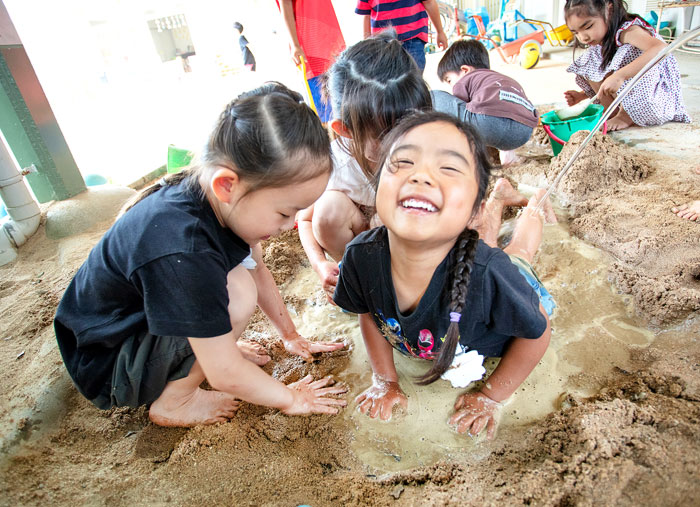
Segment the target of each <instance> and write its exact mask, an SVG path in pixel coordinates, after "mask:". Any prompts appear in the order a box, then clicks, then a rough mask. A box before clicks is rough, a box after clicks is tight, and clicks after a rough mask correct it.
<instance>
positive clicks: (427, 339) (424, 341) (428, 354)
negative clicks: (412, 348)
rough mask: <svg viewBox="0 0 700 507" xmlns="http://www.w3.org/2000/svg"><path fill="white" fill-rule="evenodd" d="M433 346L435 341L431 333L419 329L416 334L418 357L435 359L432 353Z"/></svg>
mask: <svg viewBox="0 0 700 507" xmlns="http://www.w3.org/2000/svg"><path fill="white" fill-rule="evenodd" d="M434 346H435V339H434V338H433V333H431V332H430V330H429V329H421V330H420V331H419V332H418V348H419V349H420V354H418V357H422V358H423V359H433V358H434V357H435V354H434V353H433V347H434Z"/></svg>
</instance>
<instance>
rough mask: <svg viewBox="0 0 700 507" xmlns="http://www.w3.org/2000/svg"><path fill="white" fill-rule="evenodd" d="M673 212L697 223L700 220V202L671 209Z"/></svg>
mask: <svg viewBox="0 0 700 507" xmlns="http://www.w3.org/2000/svg"><path fill="white" fill-rule="evenodd" d="M671 212H672V213H675V214H676V215H678V216H679V217H681V218H685V219H686V220H690V221H691V222H697V221H699V220H700V201H693V202H690V203H687V204H681V205H680V206H677V207H673V208H671Z"/></svg>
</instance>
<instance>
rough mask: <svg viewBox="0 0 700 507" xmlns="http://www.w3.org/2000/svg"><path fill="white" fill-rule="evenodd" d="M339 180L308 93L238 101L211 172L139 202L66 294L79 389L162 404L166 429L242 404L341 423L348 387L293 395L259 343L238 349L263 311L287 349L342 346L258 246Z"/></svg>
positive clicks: (320, 386)
mask: <svg viewBox="0 0 700 507" xmlns="http://www.w3.org/2000/svg"><path fill="white" fill-rule="evenodd" d="M330 172H331V154H330V148H329V143H328V134H327V133H326V131H325V130H324V129H323V126H322V125H321V122H320V121H319V119H318V117H317V116H316V115H315V114H314V113H313V111H312V110H311V109H310V108H309V107H308V106H306V105H305V104H304V103H303V101H302V97H301V96H300V95H299V94H298V93H296V92H292V91H290V90H288V89H287V88H286V87H284V86H283V85H280V84H278V83H269V84H267V85H264V86H263V87H261V88H259V89H257V90H254V91H253V92H248V93H247V94H244V95H242V96H241V97H239V98H238V99H236V100H234V101H233V102H231V103H230V104H229V105H228V106H227V107H226V109H225V111H224V112H223V113H222V114H221V117H220V119H219V121H218V124H217V125H216V127H215V130H214V132H213V133H212V134H211V136H210V137H209V141H208V143H207V146H206V148H205V150H204V152H203V154H202V157H201V164H198V165H195V166H191V167H190V168H189V169H186V170H184V171H183V172H181V173H178V174H175V175H171V176H169V177H167V178H166V179H165V181H163V182H159V183H158V184H156V185H154V186H152V187H149V188H148V189H146V190H145V191H144V192H143V193H142V194H140V195H139V196H137V201H136V202H135V203H134V204H132V205H131V206H130V207H128V208H127V209H126V211H125V212H124V213H123V215H121V216H120V217H119V218H118V219H117V221H116V222H115V223H114V225H113V226H112V227H111V228H110V229H109V230H108V231H107V232H106V233H105V235H104V237H103V238H102V239H101V240H100V242H99V243H98V244H97V245H96V246H95V247H94V248H93V249H92V251H91V252H90V254H89V256H88V258H87V260H86V261H85V263H84V264H83V265H82V266H81V268H80V269H79V270H78V272H77V273H76V275H75V277H74V278H73V280H72V281H71V283H70V285H69V286H68V288H67V289H66V292H65V294H64V295H63V298H62V300H61V303H60V304H59V306H58V310H57V312H56V317H55V320H54V328H55V331H56V338H57V341H58V346H59V349H60V351H61V355H62V357H63V361H64V362H65V364H66V368H67V369H68V372H69V373H70V375H71V377H72V379H73V381H74V383H75V385H76V386H77V388H78V390H79V391H80V393H81V394H83V395H84V396H85V397H86V398H87V399H89V400H90V401H91V402H92V403H93V404H94V405H96V406H97V407H98V408H100V409H108V408H111V407H115V406H131V407H137V406H140V405H144V404H145V405H150V410H149V417H150V419H151V420H152V421H153V422H154V423H156V424H160V425H164V426H193V425H196V424H210V423H214V422H220V421H225V420H226V419H228V418H230V417H232V416H233V414H234V412H235V410H236V409H237V407H238V403H239V402H238V400H239V399H240V400H245V401H248V402H250V403H255V404H259V405H265V406H269V407H275V408H279V409H280V410H281V411H282V412H284V413H285V414H290V415H292V414H309V413H325V414H335V413H337V411H338V407H340V406H343V405H344V404H345V401H344V400H342V399H337V398H334V397H332V396H330V395H333V394H340V393H342V392H344V391H345V389H344V388H341V387H336V386H329V384H330V383H331V379H330V378H326V379H322V380H317V381H312V379H311V377H310V376H309V377H306V378H304V379H302V380H300V381H298V382H295V383H293V384H290V385H288V386H285V385H284V384H282V383H280V382H278V381H277V380H275V379H274V378H272V377H270V376H269V375H267V374H266V373H265V372H264V371H263V370H261V369H260V367H259V365H262V364H265V363H266V362H267V361H269V360H270V357H269V356H268V355H267V353H266V352H265V350H264V349H263V348H262V347H261V346H260V345H257V344H254V342H244V341H237V340H238V338H239V337H240V336H241V333H243V331H244V329H245V328H246V326H247V324H248V320H249V319H250V317H251V315H252V314H253V311H254V310H255V306H256V303H257V305H259V306H260V308H261V309H262V310H263V311H264V312H265V314H266V315H267V316H268V317H269V318H270V320H271V321H272V323H273V324H274V325H275V327H276V328H277V330H278V331H279V333H280V335H281V336H282V341H283V343H284V346H285V348H286V349H287V351H289V352H291V353H294V354H298V355H300V356H301V357H304V358H306V359H310V358H311V355H312V354H314V353H317V352H325V351H332V350H337V349H339V348H342V346H343V345H342V344H340V343H318V342H309V341H308V340H306V339H304V338H302V337H301V336H300V335H299V334H298V333H297V331H296V329H295V326H294V323H293V322H292V320H291V318H290V317H289V314H288V313H287V310H286V307H285V305H284V302H283V301H282V297H281V295H280V293H279V291H278V290H277V287H276V286H275V282H274V280H273V278H272V274H271V273H270V271H269V270H268V269H267V268H266V267H265V265H264V264H263V262H262V253H261V248H260V245H259V243H260V242H261V241H264V240H266V239H268V238H269V237H270V236H272V235H276V234H279V233H280V232H282V231H284V230H288V229H291V228H292V227H293V225H294V216H295V215H296V213H297V211H299V210H300V209H303V208H306V207H308V206H309V205H310V204H311V203H313V202H314V201H315V200H316V199H317V198H318V196H319V195H321V193H322V192H323V189H324V188H325V186H326V183H327V181H328V177H329V175H330ZM251 251H252V258H251ZM205 378H206V380H208V382H209V385H210V386H211V387H212V388H213V389H215V390H211V391H210V390H203V389H201V388H200V387H199V386H200V384H201V383H202V382H203V381H204V379H205Z"/></svg>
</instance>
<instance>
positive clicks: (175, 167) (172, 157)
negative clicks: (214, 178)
mask: <svg viewBox="0 0 700 507" xmlns="http://www.w3.org/2000/svg"><path fill="white" fill-rule="evenodd" d="M193 158H194V153H192V152H191V151H189V150H185V149H183V148H178V147H176V146H174V145H172V144H169V145H168V165H167V170H168V173H177V172H180V171H181V170H182V169H183V168H185V167H187V166H188V165H190V162H192V159H193Z"/></svg>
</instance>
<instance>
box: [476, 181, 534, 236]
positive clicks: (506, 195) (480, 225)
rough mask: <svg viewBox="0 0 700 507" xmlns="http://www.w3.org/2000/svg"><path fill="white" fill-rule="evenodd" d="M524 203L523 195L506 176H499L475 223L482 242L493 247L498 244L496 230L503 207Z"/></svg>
mask: <svg viewBox="0 0 700 507" xmlns="http://www.w3.org/2000/svg"><path fill="white" fill-rule="evenodd" d="M525 205H527V199H526V198H525V196H523V195H522V194H520V193H519V192H518V191H517V190H516V189H515V188H513V185H511V184H510V181H508V180H507V179H506V178H499V180H498V181H497V182H496V184H495V185H494V187H493V190H492V191H491V195H489V198H488V199H487V201H486V205H485V206H484V209H483V211H482V212H481V213H480V215H479V217H478V222H477V224H476V225H475V229H476V230H477V231H478V232H479V236H480V237H481V239H483V240H484V243H486V244H487V245H489V246H491V247H494V248H496V247H497V246H498V232H499V231H500V229H501V219H502V216H503V208H504V207H506V206H525Z"/></svg>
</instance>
